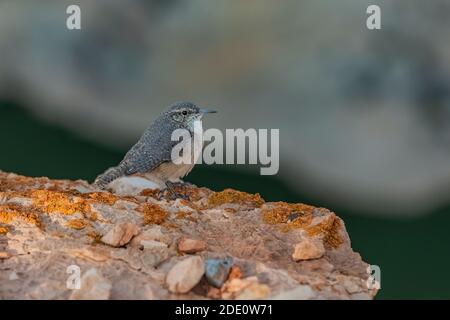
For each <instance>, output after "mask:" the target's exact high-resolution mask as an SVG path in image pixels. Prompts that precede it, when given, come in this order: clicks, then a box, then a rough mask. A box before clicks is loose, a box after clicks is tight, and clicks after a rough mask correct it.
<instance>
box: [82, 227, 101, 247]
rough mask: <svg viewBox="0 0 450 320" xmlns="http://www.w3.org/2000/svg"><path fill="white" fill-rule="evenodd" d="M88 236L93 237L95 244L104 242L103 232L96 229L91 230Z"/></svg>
mask: <svg viewBox="0 0 450 320" xmlns="http://www.w3.org/2000/svg"><path fill="white" fill-rule="evenodd" d="M86 235H87V236H88V237H90V238H92V243H93V244H98V243H102V241H101V239H102V237H103V235H102V234H100V233H98V232H95V231H94V230H91V231H89V232H88V233H87V234H86Z"/></svg>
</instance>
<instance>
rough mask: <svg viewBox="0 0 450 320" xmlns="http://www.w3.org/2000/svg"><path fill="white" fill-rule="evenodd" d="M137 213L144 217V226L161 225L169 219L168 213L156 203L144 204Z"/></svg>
mask: <svg viewBox="0 0 450 320" xmlns="http://www.w3.org/2000/svg"><path fill="white" fill-rule="evenodd" d="M137 211H139V212H141V213H142V214H143V215H144V224H161V223H163V222H164V221H165V220H166V217H167V212H166V211H164V210H163V209H162V208H161V207H160V206H158V205H157V204H154V203H144V204H142V205H141V206H139V207H138V208H137Z"/></svg>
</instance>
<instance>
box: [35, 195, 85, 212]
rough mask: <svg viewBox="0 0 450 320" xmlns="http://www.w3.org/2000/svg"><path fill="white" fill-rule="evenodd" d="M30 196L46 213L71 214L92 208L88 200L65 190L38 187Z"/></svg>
mask: <svg viewBox="0 0 450 320" xmlns="http://www.w3.org/2000/svg"><path fill="white" fill-rule="evenodd" d="M30 198H31V199H32V200H33V204H34V205H36V206H37V207H39V208H40V209H42V211H44V212H46V213H59V214H65V215H71V214H74V213H76V212H81V213H84V212H87V211H90V209H91V207H90V204H89V202H88V201H86V200H84V199H83V198H81V197H74V196H71V195H70V194H69V193H64V192H58V191H49V190H44V189H38V190H33V191H31V192H30Z"/></svg>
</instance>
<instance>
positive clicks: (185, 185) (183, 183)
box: [170, 179, 196, 188]
mask: <svg viewBox="0 0 450 320" xmlns="http://www.w3.org/2000/svg"><path fill="white" fill-rule="evenodd" d="M170 183H171V184H172V186H173V187H182V188H192V187H196V185H195V184H193V183H190V182H187V181H183V180H181V179H179V181H177V182H170Z"/></svg>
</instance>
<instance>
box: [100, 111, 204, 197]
mask: <svg viewBox="0 0 450 320" xmlns="http://www.w3.org/2000/svg"><path fill="white" fill-rule="evenodd" d="M184 113H186V115H184ZM202 115H203V113H202V112H201V109H199V108H198V107H197V106H196V105H194V104H193V103H191V102H177V103H175V104H173V105H171V106H169V107H168V108H167V109H166V110H165V111H164V112H163V113H162V114H161V115H160V116H159V117H158V118H157V119H156V120H155V121H154V122H153V123H152V124H151V125H150V127H148V128H147V129H146V130H145V131H144V133H143V134H142V136H141V138H140V139H139V140H138V142H137V143H136V144H135V145H134V146H133V147H131V149H130V150H129V151H128V152H127V153H126V155H125V157H124V158H123V160H122V161H121V162H120V163H119V164H118V165H117V166H116V167H113V168H110V169H108V170H106V171H105V173H103V174H101V175H99V176H98V177H97V179H96V180H95V182H94V184H95V185H97V186H98V187H100V188H105V187H106V186H107V185H108V184H109V183H110V182H112V181H113V180H115V179H117V178H120V177H122V176H126V175H132V174H147V173H150V172H153V171H156V169H158V168H159V170H160V169H161V168H163V167H164V170H165V171H170V170H178V171H180V170H179V169H175V164H173V163H172V161H171V152H172V148H173V147H174V146H175V145H176V144H177V143H178V141H172V140H171V135H172V132H173V131H174V130H176V129H187V130H189V132H190V133H191V137H192V136H193V130H194V129H193V121H194V120H201V117H202ZM161 165H163V166H161ZM192 167H193V165H192V166H190V168H186V170H181V171H182V172H181V173H178V172H177V173H175V175H179V177H178V178H181V177H182V176H184V175H185V174H187V173H189V171H190V170H191V169H192ZM172 168H174V169H172ZM177 168H179V166H178V167H177ZM174 172H175V171H174ZM166 176H167V174H165V175H164V179H167V177H166ZM164 182H166V181H164Z"/></svg>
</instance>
